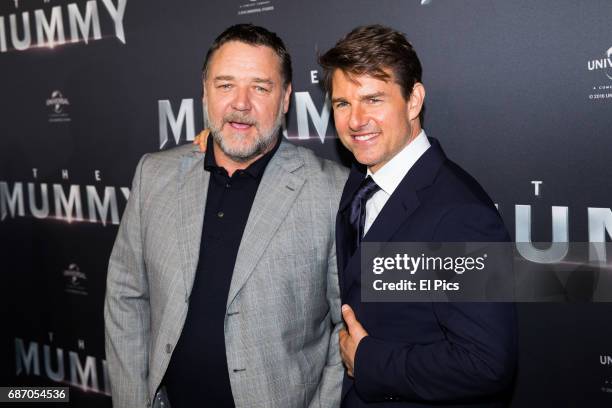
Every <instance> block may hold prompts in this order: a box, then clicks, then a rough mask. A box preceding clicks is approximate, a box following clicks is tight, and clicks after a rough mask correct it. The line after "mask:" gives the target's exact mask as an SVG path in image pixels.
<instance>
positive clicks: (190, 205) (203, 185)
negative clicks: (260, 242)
mask: <svg viewBox="0 0 612 408" xmlns="http://www.w3.org/2000/svg"><path fill="white" fill-rule="evenodd" d="M203 159H204V154H202V153H200V152H199V151H198V148H197V147H194V149H193V150H192V151H190V152H188V153H187V154H185V156H183V158H182V161H181V168H180V171H179V194H178V215H179V217H178V247H179V251H180V252H181V268H182V271H183V279H184V282H185V290H186V296H189V294H190V293H191V288H192V286H193V280H194V278H195V273H196V268H197V266H198V254H199V253H200V240H201V239H202V228H203V226H202V224H203V222H204V209H205V208H206V194H207V193H208V181H209V179H210V175H209V173H208V172H207V171H204V160H203Z"/></svg>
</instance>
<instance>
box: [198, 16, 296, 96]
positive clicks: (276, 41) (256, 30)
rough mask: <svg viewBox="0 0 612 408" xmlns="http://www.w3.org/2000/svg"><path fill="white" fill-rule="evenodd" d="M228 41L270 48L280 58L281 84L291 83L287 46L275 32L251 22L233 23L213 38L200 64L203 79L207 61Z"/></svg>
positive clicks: (285, 85)
mask: <svg viewBox="0 0 612 408" xmlns="http://www.w3.org/2000/svg"><path fill="white" fill-rule="evenodd" d="M230 41H238V42H242V43H245V44H249V45H255V46H257V45H261V46H264V47H270V48H272V50H274V52H275V53H276V55H278V58H279V59H280V64H281V76H282V78H283V86H284V87H287V85H289V84H290V83H291V77H292V72H291V56H290V55H289V52H287V48H286V47H285V44H284V43H283V40H281V39H280V37H279V36H277V35H276V34H275V33H273V32H271V31H268V30H266V29H265V28H263V27H259V26H256V25H253V24H236V25H233V26H231V27H229V28H228V29H226V30H225V31H223V32H222V33H221V34H219V36H218V37H217V38H215V41H214V42H213V43H212V45H211V46H210V48H209V49H208V52H207V53H206V57H205V58H204V65H203V66H202V80H203V81H204V80H205V79H206V73H207V70H208V63H209V61H210V59H211V58H212V56H213V54H214V53H215V51H217V50H218V49H219V48H221V46H222V45H223V44H225V43H227V42H230Z"/></svg>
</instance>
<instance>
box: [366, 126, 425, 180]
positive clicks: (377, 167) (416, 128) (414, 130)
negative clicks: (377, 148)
mask: <svg viewBox="0 0 612 408" xmlns="http://www.w3.org/2000/svg"><path fill="white" fill-rule="evenodd" d="M420 133H421V126H420V125H416V126H413V127H412V128H411V129H410V137H409V138H408V141H407V142H406V144H405V145H404V146H402V148H401V149H400V151H401V150H403V149H404V148H405V147H406V146H408V145H409V144H410V143H412V142H413V141H414V139H416V138H417V136H418V135H419V134H420ZM400 151H398V152H397V153H399V152H400ZM397 153H396V155H397ZM393 157H395V156H393ZM393 157H392V158H393ZM385 164H387V162H384V163H376V164H375V165H373V166H368V170H370V171H371V172H372V174H374V173H376V172H377V171H378V170H380V169H381V168H382V167H383V166H384V165H385Z"/></svg>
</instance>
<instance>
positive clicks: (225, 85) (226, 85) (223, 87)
mask: <svg viewBox="0 0 612 408" xmlns="http://www.w3.org/2000/svg"><path fill="white" fill-rule="evenodd" d="M218 88H220V89H231V88H232V84H221V85H219V86H218Z"/></svg>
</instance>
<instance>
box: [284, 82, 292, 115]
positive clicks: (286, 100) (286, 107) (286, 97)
mask: <svg viewBox="0 0 612 408" xmlns="http://www.w3.org/2000/svg"><path fill="white" fill-rule="evenodd" d="M290 101H291V84H290V83H289V84H287V88H285V94H284V95H283V113H284V114H286V113H287V112H288V111H289V102H290Z"/></svg>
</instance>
